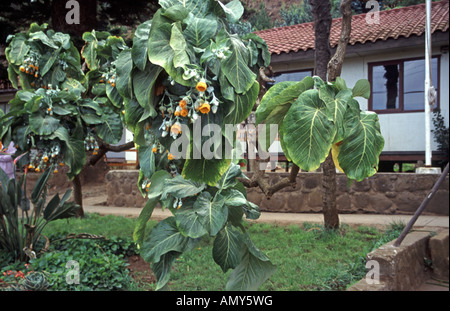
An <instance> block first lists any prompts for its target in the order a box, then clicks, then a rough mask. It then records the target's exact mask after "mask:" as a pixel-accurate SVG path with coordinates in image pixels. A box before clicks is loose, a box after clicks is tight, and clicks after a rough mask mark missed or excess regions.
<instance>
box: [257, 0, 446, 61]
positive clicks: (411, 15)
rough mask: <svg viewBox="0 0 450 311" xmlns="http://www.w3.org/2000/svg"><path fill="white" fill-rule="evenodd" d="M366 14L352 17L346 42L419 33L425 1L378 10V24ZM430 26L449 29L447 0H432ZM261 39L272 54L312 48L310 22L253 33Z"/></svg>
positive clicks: (337, 28)
mask: <svg viewBox="0 0 450 311" xmlns="http://www.w3.org/2000/svg"><path fill="white" fill-rule="evenodd" d="M366 15H367V14H360V15H355V16H353V18H352V33H351V37H350V44H351V45H354V44H356V43H362V44H364V43H366V42H375V41H378V40H387V39H398V38H400V37H405V38H408V37H410V36H412V35H417V36H420V35H422V34H423V33H424V32H425V16H426V9H425V4H419V5H414V6H409V7H405V8H399V9H392V10H387V11H381V12H379V17H380V23H379V24H368V23H367V22H366ZM341 25H342V18H335V19H333V24H332V27H331V33H330V43H331V46H332V47H335V46H336V45H337V44H338V41H339V36H340V33H341V27H342V26H341ZM431 28H432V31H433V33H434V32H436V31H442V32H445V31H447V30H448V28H449V0H444V1H440V2H433V3H432V16H431ZM256 34H257V35H259V36H260V37H261V38H263V39H264V40H265V41H266V42H267V45H268V46H269V50H270V52H271V53H272V54H281V53H290V52H298V51H300V50H303V51H307V50H309V49H313V48H314V27H313V23H305V24H300V25H294V26H287V27H281V28H274V29H268V30H263V31H259V32H256Z"/></svg>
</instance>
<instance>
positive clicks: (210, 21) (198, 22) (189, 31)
mask: <svg viewBox="0 0 450 311" xmlns="http://www.w3.org/2000/svg"><path fill="white" fill-rule="evenodd" d="M187 24H188V26H187V28H186V30H185V31H184V32H183V34H184V36H185V37H186V41H187V42H188V43H189V44H191V45H193V46H195V47H198V48H203V49H204V48H206V47H208V46H209V44H210V40H211V39H213V38H214V35H215V34H216V32H217V27H218V24H217V20H216V19H214V18H198V17H194V16H191V18H190V19H189V21H188V22H187Z"/></svg>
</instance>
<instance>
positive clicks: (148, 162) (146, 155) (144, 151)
mask: <svg viewBox="0 0 450 311" xmlns="http://www.w3.org/2000/svg"><path fill="white" fill-rule="evenodd" d="M139 166H140V168H141V171H142V172H143V173H144V176H145V177H147V178H150V177H151V176H152V175H153V173H154V172H155V170H156V165H155V154H154V153H153V151H152V146H140V147H139Z"/></svg>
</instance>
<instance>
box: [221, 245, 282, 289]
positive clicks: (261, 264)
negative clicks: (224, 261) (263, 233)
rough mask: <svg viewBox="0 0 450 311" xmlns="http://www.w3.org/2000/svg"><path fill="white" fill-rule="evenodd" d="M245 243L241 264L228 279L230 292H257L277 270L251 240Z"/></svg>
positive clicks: (227, 286) (227, 287)
mask: <svg viewBox="0 0 450 311" xmlns="http://www.w3.org/2000/svg"><path fill="white" fill-rule="evenodd" d="M244 241H245V245H243V248H244V250H243V252H242V253H243V255H242V258H241V261H240V264H239V265H238V266H237V267H236V268H235V269H234V270H233V271H231V273H230V276H229V278H228V282H227V285H226V290H228V291H256V290H257V289H258V288H259V286H261V284H263V283H264V282H265V281H266V280H267V279H268V278H269V277H270V276H271V275H272V274H273V273H274V272H275V270H276V267H275V266H274V265H273V264H272V263H271V262H270V261H269V259H268V258H267V257H266V256H265V255H264V254H262V253H261V252H260V251H259V250H258V249H257V248H256V247H255V246H254V245H253V243H251V241H250V239H247V240H244Z"/></svg>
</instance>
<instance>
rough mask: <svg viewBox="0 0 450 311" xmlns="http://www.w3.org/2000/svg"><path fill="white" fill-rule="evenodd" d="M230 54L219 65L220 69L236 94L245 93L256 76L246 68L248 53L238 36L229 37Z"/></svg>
mask: <svg viewBox="0 0 450 311" xmlns="http://www.w3.org/2000/svg"><path fill="white" fill-rule="evenodd" d="M230 51H231V52H232V54H231V55H230V57H228V58H227V59H225V60H223V61H222V62H221V63H220V67H221V69H222V71H223V73H224V74H225V76H226V77H227V79H228V81H229V82H230V83H231V85H232V86H233V87H234V89H235V91H236V93H238V94H243V93H246V92H247V91H248V90H249V89H250V88H251V87H252V86H253V85H254V83H255V80H256V74H255V73H254V72H253V71H251V70H250V68H249V67H248V62H249V53H248V50H247V48H246V46H245V45H244V43H243V42H242V41H241V39H240V38H239V37H238V36H235V35H231V36H230Z"/></svg>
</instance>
